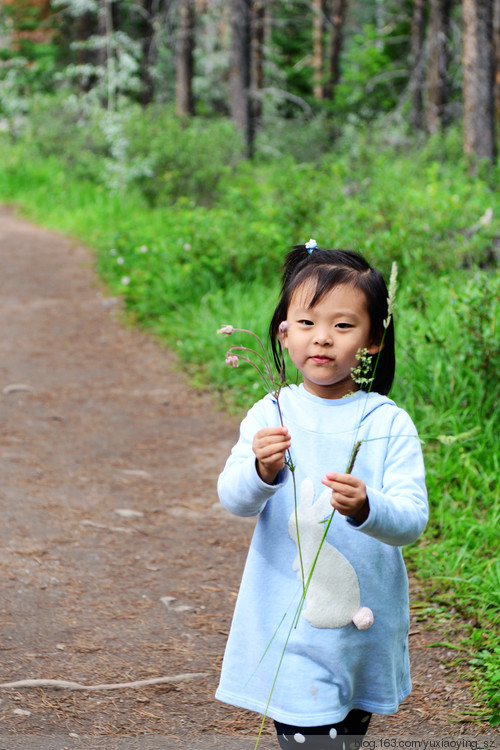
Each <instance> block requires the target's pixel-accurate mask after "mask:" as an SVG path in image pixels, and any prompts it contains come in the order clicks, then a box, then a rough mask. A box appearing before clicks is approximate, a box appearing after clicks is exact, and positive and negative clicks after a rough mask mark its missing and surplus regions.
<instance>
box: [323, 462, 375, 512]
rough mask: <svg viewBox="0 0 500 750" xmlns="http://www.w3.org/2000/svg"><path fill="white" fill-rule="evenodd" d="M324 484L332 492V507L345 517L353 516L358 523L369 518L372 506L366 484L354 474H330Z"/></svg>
mask: <svg viewBox="0 0 500 750" xmlns="http://www.w3.org/2000/svg"><path fill="white" fill-rule="evenodd" d="M321 481H322V483H323V484H324V485H326V486H327V487H329V488H330V489H331V491H332V497H331V499H330V502H331V504H332V507H333V508H335V510H338V512H339V513H340V514H341V515H343V516H352V517H353V518H355V519H356V521H357V522H358V523H363V522H364V521H366V519H367V518H368V513H369V511H370V506H369V503H368V497H367V495H366V484H365V483H364V482H363V481H362V480H361V479H358V478H357V477H354V476H353V475H352V474H337V473H334V472H331V473H328V474H327V475H326V476H325V477H324V478H323V479H322V480H321Z"/></svg>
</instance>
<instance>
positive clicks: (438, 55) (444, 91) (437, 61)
mask: <svg viewBox="0 0 500 750" xmlns="http://www.w3.org/2000/svg"><path fill="white" fill-rule="evenodd" d="M450 8H451V0H431V5H430V19H429V31H428V37H427V82H426V84H427V86H426V87H427V105H426V108H425V122H426V126H427V132H428V133H436V132H437V131H438V130H440V129H441V128H442V127H443V126H444V125H446V116H445V107H446V104H447V102H448V89H449V86H448V36H449V28H450Z"/></svg>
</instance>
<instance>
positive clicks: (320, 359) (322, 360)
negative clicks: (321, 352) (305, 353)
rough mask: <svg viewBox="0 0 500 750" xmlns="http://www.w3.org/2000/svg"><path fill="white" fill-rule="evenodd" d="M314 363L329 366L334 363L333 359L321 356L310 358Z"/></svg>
mask: <svg viewBox="0 0 500 750" xmlns="http://www.w3.org/2000/svg"><path fill="white" fill-rule="evenodd" d="M310 359H311V361H312V362H314V363H315V364H316V365H327V364H329V363H330V362H332V359H331V357H320V356H318V355H317V356H314V357H311V358H310Z"/></svg>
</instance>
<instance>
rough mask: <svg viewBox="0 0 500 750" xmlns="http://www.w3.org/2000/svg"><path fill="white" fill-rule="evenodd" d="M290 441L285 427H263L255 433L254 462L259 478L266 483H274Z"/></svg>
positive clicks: (282, 464)
mask: <svg viewBox="0 0 500 750" xmlns="http://www.w3.org/2000/svg"><path fill="white" fill-rule="evenodd" d="M290 443H291V440H290V435H289V434H288V430H287V428H286V427H264V428H263V429H262V430H259V431H258V432H257V433H256V434H255V437H254V439H253V443H252V449H253V452H254V453H255V456H256V462H255V464H256V467H257V472H258V474H259V476H260V478H261V479H262V481H263V482H265V483H266V484H274V482H275V481H276V478H277V476H278V473H279V472H280V471H281V469H283V468H284V466H285V454H286V451H287V450H288V448H289V447H290Z"/></svg>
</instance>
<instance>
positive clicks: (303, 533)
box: [288, 478, 373, 630]
mask: <svg viewBox="0 0 500 750" xmlns="http://www.w3.org/2000/svg"><path fill="white" fill-rule="evenodd" d="M330 496H331V490H330V489H325V490H324V492H322V493H321V495H320V496H319V498H318V499H317V500H316V502H314V485H313V482H312V479H309V478H308V479H304V481H303V482H302V484H301V486H300V492H299V504H298V507H297V513H298V526H299V536H300V549H301V554H302V564H303V568H304V572H305V578H306V580H307V578H308V575H309V571H310V570H311V567H312V564H313V562H314V559H315V557H316V554H317V552H318V548H319V545H320V543H321V539H322V538H323V533H324V530H325V523H326V522H327V520H328V519H329V517H330V515H331V513H332V506H331V504H330ZM288 533H289V534H290V536H291V538H292V539H293V540H294V542H295V543H297V522H296V519H295V511H294V512H293V513H292V515H291V516H290V520H289V521H288ZM293 569H294V570H296V571H297V578H298V579H299V580H301V578H302V571H301V565H300V557H299V555H298V554H297V557H296V558H295V560H294V563H293ZM360 604H361V598H360V590H359V582H358V577H357V575H356V571H355V570H354V568H353V567H352V565H351V564H350V562H349V561H348V560H347V558H346V557H344V555H342V554H341V553H340V552H339V551H338V550H337V549H335V547H333V546H332V545H331V544H329V543H328V542H327V541H326V540H325V541H324V542H323V546H322V547H321V551H320V553H319V556H318V559H317V561H316V567H315V569H314V572H313V575H312V577H311V581H310V583H309V587H308V590H307V594H306V606H305V607H304V609H303V611H302V615H303V616H304V617H305V618H306V620H308V621H309V622H310V623H311V625H313V626H314V627H315V628H342V627H344V626H345V625H349V624H350V623H351V622H352V623H354V625H355V626H356V627H357V628H358V629H359V630H366V629H367V628H369V627H370V626H371V625H372V624H373V612H372V611H371V609H369V608H368V607H361V606H360Z"/></svg>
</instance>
